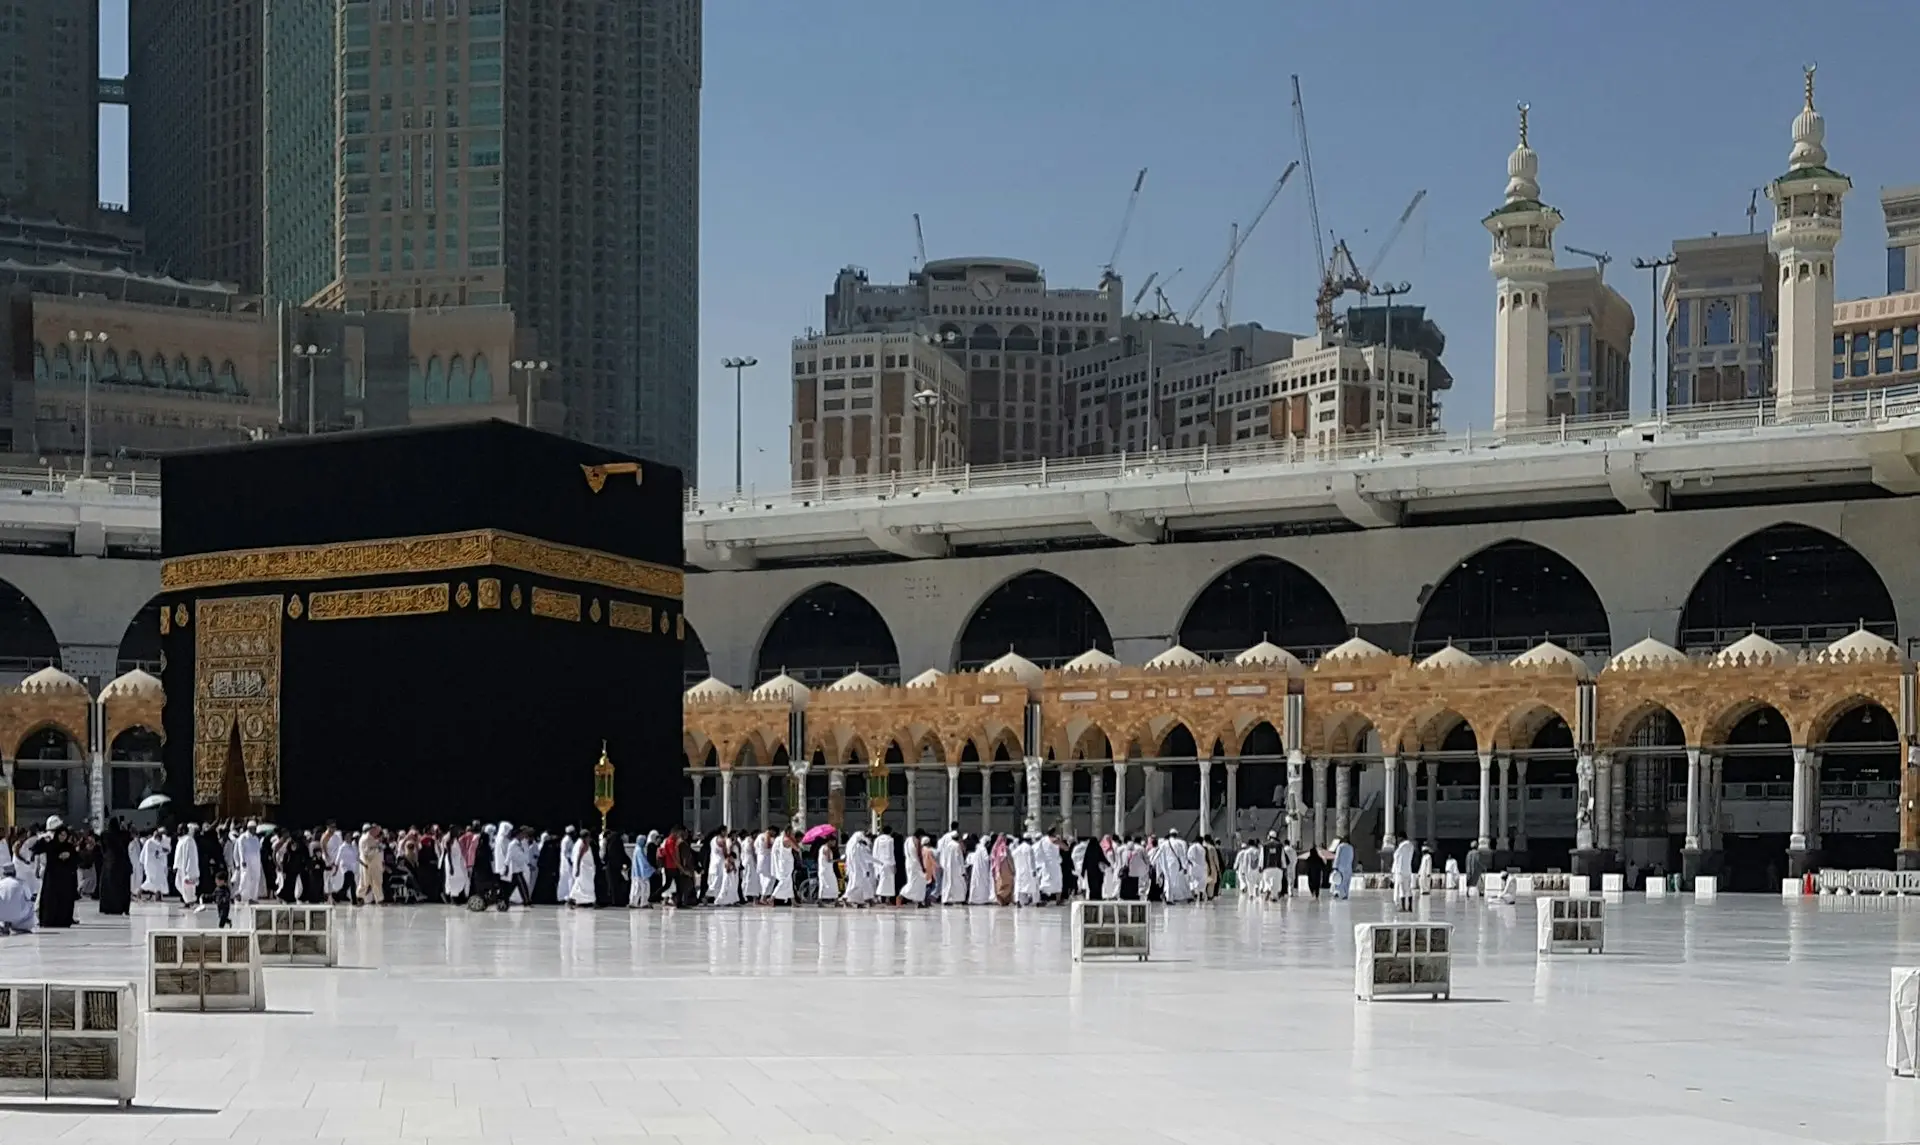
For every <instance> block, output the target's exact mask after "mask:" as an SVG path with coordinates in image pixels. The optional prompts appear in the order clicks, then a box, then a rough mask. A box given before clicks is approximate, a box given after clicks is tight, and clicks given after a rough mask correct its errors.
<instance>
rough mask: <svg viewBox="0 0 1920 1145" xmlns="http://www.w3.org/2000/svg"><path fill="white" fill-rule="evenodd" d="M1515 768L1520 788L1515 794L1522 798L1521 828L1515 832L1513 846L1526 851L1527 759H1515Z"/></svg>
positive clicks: (1517, 785)
mask: <svg viewBox="0 0 1920 1145" xmlns="http://www.w3.org/2000/svg"><path fill="white" fill-rule="evenodd" d="M1513 770H1514V772H1515V773H1516V774H1515V775H1514V778H1515V779H1516V780H1517V781H1518V782H1517V783H1516V784H1515V786H1516V787H1517V788H1519V790H1518V791H1517V792H1515V794H1516V795H1518V796H1519V799H1520V823H1519V827H1520V829H1519V830H1518V831H1517V832H1515V838H1514V840H1513V847H1514V850H1516V851H1520V852H1522V853H1525V852H1526V850H1527V761H1526V760H1524V759H1516V760H1514V761H1513Z"/></svg>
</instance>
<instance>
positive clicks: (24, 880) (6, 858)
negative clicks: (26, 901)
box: [0, 815, 60, 899]
mask: <svg viewBox="0 0 1920 1145" xmlns="http://www.w3.org/2000/svg"><path fill="white" fill-rule="evenodd" d="M47 822H48V823H49V824H51V825H53V826H57V825H58V824H59V823H60V817H59V816H58V815H55V816H53V817H52V818H51V819H49V820H47ZM52 829H53V827H52V826H49V827H48V830H49V831H51V830H52ZM43 838H45V836H44V835H22V836H20V841H19V842H18V843H15V844H14V847H13V851H12V853H10V854H9V853H8V852H7V850H6V848H5V847H0V863H5V862H10V863H12V864H13V873H14V877H15V878H18V879H19V880H20V885H21V886H23V887H25V888H26V889H27V897H28V898H30V899H38V898H39V897H40V856H39V855H37V854H35V853H34V850H33V845H34V844H35V843H36V842H38V841H40V840H41V839H43Z"/></svg>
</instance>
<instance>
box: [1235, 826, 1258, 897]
mask: <svg viewBox="0 0 1920 1145" xmlns="http://www.w3.org/2000/svg"><path fill="white" fill-rule="evenodd" d="M1233 881H1234V882H1236V883H1238V884H1239V885H1240V897H1241V898H1251V897H1253V896H1254V895H1255V894H1258V893H1259V891H1260V844H1258V843H1256V842H1254V841H1253V840H1252V839H1248V840H1247V841H1246V842H1245V843H1242V844H1241V845H1240V853H1239V854H1238V855H1235V856H1234V859H1233Z"/></svg>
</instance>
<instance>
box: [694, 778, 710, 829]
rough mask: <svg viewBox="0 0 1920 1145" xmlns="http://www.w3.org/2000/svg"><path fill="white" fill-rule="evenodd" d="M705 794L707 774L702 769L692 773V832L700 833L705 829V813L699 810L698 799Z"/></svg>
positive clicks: (702, 797)
mask: <svg viewBox="0 0 1920 1145" xmlns="http://www.w3.org/2000/svg"><path fill="white" fill-rule="evenodd" d="M706 794H707V774H706V772H704V771H696V772H694V773H693V833H694V834H695V835H698V834H700V833H701V832H702V831H703V830H705V829H706V825H705V818H706V817H705V815H704V814H703V813H702V812H701V809H700V801H701V800H702V799H704V798H705V797H706Z"/></svg>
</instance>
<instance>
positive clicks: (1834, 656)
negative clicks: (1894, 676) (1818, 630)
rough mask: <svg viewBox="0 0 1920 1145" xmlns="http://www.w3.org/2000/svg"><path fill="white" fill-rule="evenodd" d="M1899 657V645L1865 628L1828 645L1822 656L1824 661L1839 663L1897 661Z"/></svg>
mask: <svg viewBox="0 0 1920 1145" xmlns="http://www.w3.org/2000/svg"><path fill="white" fill-rule="evenodd" d="M1899 656H1900V646H1899V645H1897V644H1895V643H1894V642H1893V641H1891V640H1888V639H1887V638H1886V637H1884V636H1881V635H1879V634H1878V633H1874V632H1868V631H1867V630H1866V628H1864V627H1861V628H1858V629H1855V630H1854V631H1852V632H1849V633H1847V634H1846V635H1845V636H1842V637H1841V638H1840V639H1838V640H1836V641H1834V642H1833V643H1831V644H1829V645H1827V650H1826V651H1825V652H1822V653H1821V654H1820V658H1821V659H1822V660H1837V661H1848V660H1895V659H1898V658H1899Z"/></svg>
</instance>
